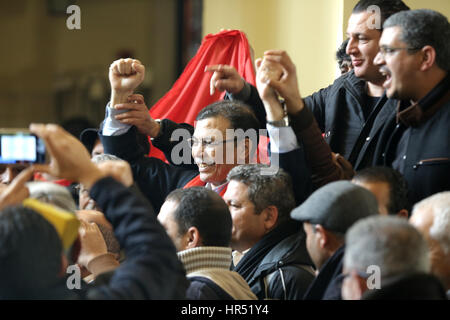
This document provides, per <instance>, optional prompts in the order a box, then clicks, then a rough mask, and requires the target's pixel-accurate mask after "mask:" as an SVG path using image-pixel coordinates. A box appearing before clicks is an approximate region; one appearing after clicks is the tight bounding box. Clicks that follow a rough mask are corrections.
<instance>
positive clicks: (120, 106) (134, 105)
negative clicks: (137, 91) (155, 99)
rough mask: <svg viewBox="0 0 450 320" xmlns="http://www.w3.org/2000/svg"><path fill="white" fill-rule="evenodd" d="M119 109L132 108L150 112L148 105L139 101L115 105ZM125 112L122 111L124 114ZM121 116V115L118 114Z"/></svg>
mask: <svg viewBox="0 0 450 320" xmlns="http://www.w3.org/2000/svg"><path fill="white" fill-rule="evenodd" d="M114 107H115V108H116V109H118V110H130V111H140V112H145V113H147V112H148V109H147V106H146V105H145V104H139V103H119V104H116V105H115V106H114ZM123 114H124V113H122V115H123ZM118 116H119V115H118Z"/></svg>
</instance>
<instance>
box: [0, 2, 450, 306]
mask: <svg viewBox="0 0 450 320" xmlns="http://www.w3.org/2000/svg"><path fill="white" fill-rule="evenodd" d="M373 5H376V6H378V7H379V9H380V14H381V17H380V18H381V19H380V20H381V24H380V25H379V26H375V27H374V26H373V24H372V23H371V21H372V19H373V17H372V15H373V12H372V11H368V8H369V7H371V6H373ZM347 36H348V40H347V41H346V42H344V44H343V46H342V47H341V50H340V52H338V54H337V58H338V60H339V66H340V68H341V70H342V75H341V76H340V77H339V78H338V79H336V81H335V82H334V83H333V84H332V85H330V86H329V87H327V88H324V89H321V90H320V91H318V92H317V93H314V94H313V95H311V96H308V97H302V96H301V94H300V91H299V86H298V80H297V70H296V66H295V64H294V63H293V62H292V60H291V59H290V57H289V54H288V53H287V52H285V51H282V50H269V51H266V52H265V53H264V56H263V57H261V58H260V59H257V60H256V61H255V67H256V86H253V85H251V84H249V83H247V82H246V81H245V80H244V79H243V78H242V77H241V75H240V74H239V73H238V72H237V71H236V69H235V68H234V67H232V66H228V65H212V66H209V67H208V68H207V71H206V72H205V76H210V77H211V78H210V83H211V88H212V90H220V91H226V92H227V95H226V98H225V99H224V100H221V101H217V102H215V103H213V104H211V105H208V106H205V107H204V108H203V109H202V110H201V111H200V112H199V113H198V115H197V117H196V122H195V126H191V125H189V124H186V123H175V122H173V121H171V120H169V119H153V118H152V117H151V116H150V114H149V112H148V108H147V106H146V104H145V101H144V97H143V96H141V95H139V94H137V93H136V88H137V87H138V86H139V85H140V84H141V83H142V81H143V79H144V76H145V67H144V65H143V64H142V63H141V62H140V61H138V60H135V59H132V58H128V59H120V60H117V61H114V62H113V63H112V64H111V66H110V69H109V80H110V84H111V92H112V93H111V100H110V101H109V102H108V103H107V106H106V116H105V120H104V121H103V122H102V123H101V124H100V126H99V128H97V129H88V130H86V131H84V132H83V133H82V135H81V137H80V139H78V137H74V136H72V135H70V134H69V133H68V132H67V131H65V130H64V129H62V128H61V127H60V126H58V125H54V124H31V125H30V131H31V132H33V133H34V134H36V135H37V136H38V137H40V138H41V139H42V140H43V141H44V142H45V144H46V147H47V151H48V153H49V155H50V158H51V160H50V162H49V163H47V164H34V165H31V166H27V167H20V168H19V167H18V166H14V165H8V166H3V168H2V174H1V179H2V180H1V185H0V210H1V211H0V299H167V300H172V299H189V300H203V299H207V300H258V299H259V300H262V299H276V300H343V299H347V300H360V299H367V300H379V299H437V300H445V299H449V298H450V179H449V177H450V131H449V127H448V124H449V123H450V74H449V72H450V64H449V63H450V41H449V39H450V24H449V22H448V19H447V18H446V17H445V16H443V15H442V14H440V13H438V12H436V11H432V10H425V9H422V10H410V9H409V8H408V7H407V6H406V5H405V3H404V2H403V1H401V0H361V1H359V2H358V4H357V5H356V6H355V7H354V9H353V11H352V14H351V16H350V18H349V23H348V29H347ZM343 51H344V52H343ZM208 94H209V93H208ZM188 107H189V106H186V108H188ZM260 129H266V130H267V134H268V137H269V139H270V144H269V147H268V150H267V151H268V153H269V158H270V160H271V164H270V165H268V164H260V163H258V161H257V159H258V156H257V151H258V143H259V138H260V137H259V132H260ZM149 139H150V140H151V144H150V143H149ZM150 148H158V149H160V150H161V151H162V152H163V153H164V155H165V157H166V159H167V161H163V160H160V159H157V158H154V157H149V156H148V154H149V151H150ZM37 173H39V176H40V177H44V178H45V180H47V181H50V182H41V181H39V182H36V181H35V182H31V180H33V177H35V176H36V174H37ZM60 179H64V181H66V182H68V183H66V184H65V186H61V185H58V184H55V183H54V181H56V180H58V181H61V180H60ZM52 181H53V182H52ZM30 198H32V199H35V200H36V201H37V202H34V201H29V199H30ZM49 204H50V205H51V206H50V207H51V208H55V209H51V210H50V209H48V208H49Z"/></svg>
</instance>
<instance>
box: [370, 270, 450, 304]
mask: <svg viewBox="0 0 450 320" xmlns="http://www.w3.org/2000/svg"><path fill="white" fill-rule="evenodd" d="M361 300H447V297H446V293H445V290H444V287H443V286H442V283H441V282H440V281H439V279H438V278H436V277H435V276H433V275H431V274H425V273H414V274H409V275H403V274H402V275H401V276H397V277H394V278H391V279H389V280H387V281H382V282H381V288H380V289H373V290H367V291H366V292H364V294H363V296H362V297H361Z"/></svg>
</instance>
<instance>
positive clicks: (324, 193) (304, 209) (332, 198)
mask: <svg viewBox="0 0 450 320" xmlns="http://www.w3.org/2000/svg"><path fill="white" fill-rule="evenodd" d="M375 214H378V203H377V200H376V198H375V196H374V195H373V194H372V193H371V192H370V191H368V190H367V189H364V188H363V187H360V186H357V185H355V184H353V183H351V182H349V181H336V182H332V183H329V184H327V185H325V186H323V187H322V188H320V189H318V190H316V191H315V192H314V193H313V194H311V196H309V198H308V199H306V200H305V202H303V203H302V204H301V205H300V206H299V207H297V208H295V209H294V210H292V212H291V217H292V219H295V220H299V221H302V222H308V223H311V224H320V225H322V226H323V227H324V228H325V229H326V230H329V231H334V232H339V233H345V232H346V231H347V230H348V229H349V228H350V227H351V226H352V225H353V223H355V222H356V221H357V220H359V219H362V218H364V217H367V216H370V215H375Z"/></svg>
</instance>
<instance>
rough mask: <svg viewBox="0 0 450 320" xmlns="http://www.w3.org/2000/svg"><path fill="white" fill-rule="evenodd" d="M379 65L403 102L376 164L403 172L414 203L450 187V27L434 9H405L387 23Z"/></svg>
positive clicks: (390, 89)
mask: <svg viewBox="0 0 450 320" xmlns="http://www.w3.org/2000/svg"><path fill="white" fill-rule="evenodd" d="M384 28H385V29H384V31H383V35H382V37H381V40H380V48H381V50H380V53H379V54H378V55H377V57H376V59H375V64H376V65H377V66H378V67H379V68H380V72H382V73H383V74H384V75H386V81H385V82H384V83H383V87H384V88H386V94H387V96H388V97H389V98H394V99H399V100H409V101H410V102H408V103H406V102H405V103H399V104H398V105H397V112H396V114H393V115H391V116H390V117H389V119H388V120H387V122H386V125H385V126H384V128H383V131H382V134H381V136H380V141H379V144H378V147H377V150H376V154H375V161H376V164H379V165H385V166H391V167H393V168H395V169H397V170H398V171H399V172H400V173H402V174H403V176H404V177H405V179H406V181H407V182H408V186H409V189H410V194H409V201H410V202H411V205H413V204H414V203H416V202H418V201H420V200H422V199H424V198H426V197H428V196H430V195H432V194H435V193H438V192H441V191H446V190H450V179H448V177H449V174H450V131H449V123H450V75H449V71H450V43H449V39H450V25H449V22H448V20H447V18H446V17H445V16H443V15H442V14H440V13H438V12H435V11H432V10H413V11H409V12H400V13H398V14H395V15H394V16H392V17H391V18H389V19H388V20H387V21H386V22H385V24H384Z"/></svg>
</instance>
